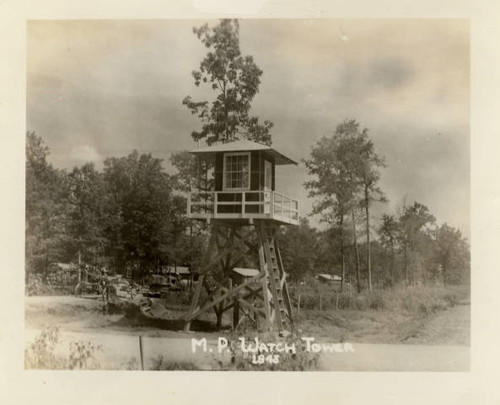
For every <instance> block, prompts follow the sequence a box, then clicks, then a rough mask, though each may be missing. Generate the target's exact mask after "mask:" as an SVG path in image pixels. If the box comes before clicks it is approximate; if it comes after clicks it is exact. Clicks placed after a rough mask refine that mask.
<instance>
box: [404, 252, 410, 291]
mask: <svg viewBox="0 0 500 405" xmlns="http://www.w3.org/2000/svg"><path fill="white" fill-rule="evenodd" d="M403 257H404V268H405V279H406V285H410V278H409V275H408V247H407V246H406V242H405V244H404V247H403Z"/></svg>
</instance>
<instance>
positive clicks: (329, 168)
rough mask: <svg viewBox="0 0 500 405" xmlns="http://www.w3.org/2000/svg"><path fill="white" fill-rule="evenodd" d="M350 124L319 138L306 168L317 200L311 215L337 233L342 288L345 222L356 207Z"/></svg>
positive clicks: (308, 184) (354, 143)
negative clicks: (318, 218)
mask: <svg viewBox="0 0 500 405" xmlns="http://www.w3.org/2000/svg"><path fill="white" fill-rule="evenodd" d="M356 135H357V134H356V132H353V131H352V125H351V123H350V121H348V120H346V121H344V122H343V123H341V124H339V125H337V127H336V130H335V132H334V133H333V134H331V135H326V136H324V137H323V138H321V139H320V140H319V141H318V142H317V143H316V144H315V145H314V147H313V149H312V151H311V157H310V158H309V159H308V160H305V161H304V162H305V165H306V167H307V169H308V170H309V174H310V175H312V176H313V180H309V181H307V182H306V183H305V187H306V188H307V189H309V196H310V197H313V198H315V199H316V202H315V203H314V205H313V214H318V215H320V218H321V221H323V222H327V223H328V224H329V225H330V227H337V228H338V229H339V241H340V255H341V262H342V283H341V288H343V284H344V280H345V276H346V267H345V229H344V227H345V219H346V215H347V214H348V213H349V212H350V211H351V209H352V207H353V205H354V204H355V201H356V200H355V196H356V193H357V191H358V190H359V180H358V178H357V172H356V170H355V167H354V166H353V163H352V159H353V156H355V155H356V150H357V145H358V140H357V137H356Z"/></svg>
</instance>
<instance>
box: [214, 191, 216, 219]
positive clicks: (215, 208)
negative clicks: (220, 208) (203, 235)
mask: <svg viewBox="0 0 500 405" xmlns="http://www.w3.org/2000/svg"><path fill="white" fill-rule="evenodd" d="M214 218H217V191H214Z"/></svg>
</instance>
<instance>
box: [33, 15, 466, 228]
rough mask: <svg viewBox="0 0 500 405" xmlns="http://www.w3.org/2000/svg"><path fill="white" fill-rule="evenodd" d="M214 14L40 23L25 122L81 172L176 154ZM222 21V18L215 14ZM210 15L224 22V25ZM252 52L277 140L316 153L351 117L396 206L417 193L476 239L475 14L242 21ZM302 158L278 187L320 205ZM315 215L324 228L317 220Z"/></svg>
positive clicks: (297, 151)
mask: <svg viewBox="0 0 500 405" xmlns="http://www.w3.org/2000/svg"><path fill="white" fill-rule="evenodd" d="M205 22H207V21H199V20H197V21H195V20H162V21H155V20H149V21H133V20H128V21H125V20H121V21H120V20H116V21H104V20H103V21H30V22H29V23H28V42H27V59H28V66H27V130H30V131H36V132H37V133H38V134H39V135H41V136H42V137H43V138H44V140H45V142H46V144H47V145H48V146H49V148H50V150H51V155H50V161H51V162H52V163H53V164H54V166H56V167H59V168H68V169H71V168H72V167H73V166H75V165H81V164H83V163H85V162H88V161H93V162H95V163H96V164H97V166H98V167H102V161H103V159H104V158H105V157H108V156H124V155H127V154H129V153H130V152H131V151H132V150H134V149H137V150H138V151H139V152H143V153H152V155H153V156H155V157H159V158H163V159H165V167H166V168H167V170H171V169H172V168H171V167H170V165H169V163H168V158H169V156H170V154H171V153H172V152H177V151H180V150H186V149H193V148H194V147H196V145H195V144H194V143H193V141H192V140H191V138H190V133H191V131H192V130H193V129H197V128H199V127H200V124H199V122H198V121H197V119H196V117H193V116H192V115H191V114H190V113H189V111H188V110H187V109H186V108H185V107H184V106H183V105H182V99H183V98H184V97H185V96H186V95H191V96H192V97H193V98H194V99H195V100H202V99H206V98H207V97H212V95H213V94H212V93H211V92H210V91H209V90H207V89H202V88H197V87H195V86H194V83H193V80H192V77H191V71H192V70H194V69H197V67H198V65H199V63H200V61H201V59H202V58H203V56H204V54H205V52H206V49H205V48H204V47H203V46H202V45H201V43H200V42H199V41H198V40H197V38H196V36H195V35H194V34H193V33H192V27H193V26H199V25H201V24H203V23H205ZM208 22H210V21H208ZM212 23H215V22H214V21H212ZM240 43H241V50H242V53H243V54H248V55H252V56H253V57H254V59H255V61H256V63H257V64H258V66H259V67H260V68H261V69H262V70H263V71H264V74H263V76H262V82H261V87H260V93H259V94H258V95H257V97H256V98H255V100H254V103H253V108H252V112H253V114H254V115H258V116H259V117H260V118H261V119H269V120H271V121H273V122H274V125H275V126H274V128H273V141H274V146H275V147H276V148H277V149H278V150H280V151H281V152H283V153H285V154H287V155H289V156H290V157H292V158H294V159H296V160H300V159H302V158H307V156H308V154H309V153H310V150H311V147H312V145H313V144H314V142H315V141H316V140H317V139H319V138H320V137H321V136H323V135H324V134H326V133H329V132H332V131H333V130H334V129H335V126H336V125H337V124H338V123H339V122H341V121H342V120H344V119H345V118H354V119H356V120H358V121H359V122H360V123H361V125H362V126H363V127H366V128H368V129H369V131H370V135H371V137H372V139H373V141H374V142H375V145H376V147H377V151H378V153H379V154H381V155H383V156H385V158H386V162H387V168H386V169H385V170H384V171H383V174H382V181H381V187H382V189H383V190H384V191H385V192H386V194H387V196H388V198H389V200H390V203H389V204H388V205H386V206H382V207H377V208H376V215H379V214H380V213H382V212H394V210H395V207H396V206H398V205H399V204H400V203H401V201H402V199H403V198H404V197H405V196H406V199H407V201H408V202H409V203H411V202H412V201H414V200H417V201H419V202H421V203H423V204H426V205H427V206H428V207H429V208H430V211H431V212H432V213H433V214H434V215H435V216H436V217H437V219H438V222H439V223H443V222H448V223H449V224H451V225H453V226H456V227H459V228H460V229H461V230H462V232H463V233H464V235H465V236H467V237H469V235H470V224H469V221H470V215H469V211H470V202H469V201H470V195H469V194H470V168H469V163H470V162H469V152H470V146H469V143H470V138H469V131H470V121H469V98H470V89H469V75H470V64H469V25H468V23H467V21H465V20H450V19H448V20H437V19H434V20H416V19H415V20H402V19H398V20H382V19H372V20H361V19H356V20H326V19H323V20H301V19H295V20H242V21H241V22H240ZM307 177H308V176H307V170H306V169H305V167H304V165H303V164H300V165H299V166H298V167H293V168H286V169H285V168H281V170H280V171H279V172H278V179H277V188H278V189H279V190H280V191H282V192H284V193H286V194H289V195H291V196H294V197H297V198H299V200H300V201H301V204H302V205H301V211H302V214H303V215H305V214H307V213H308V211H310V209H311V206H312V201H311V200H309V199H308V198H307V191H306V190H304V187H303V182H304V181H305V180H307ZM313 223H315V222H314V221H313Z"/></svg>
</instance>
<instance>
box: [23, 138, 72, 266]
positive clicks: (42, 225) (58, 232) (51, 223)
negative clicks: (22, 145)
mask: <svg viewBox="0 0 500 405" xmlns="http://www.w3.org/2000/svg"><path fill="white" fill-rule="evenodd" d="M48 155H49V148H48V147H47V146H46V145H45V143H44V141H43V139H42V138H41V137H40V136H38V135H37V134H36V133H35V132H27V133H26V211H25V212H26V244H25V249H26V275H27V276H28V275H29V274H31V273H32V272H46V271H47V269H48V265H49V264H50V263H51V262H54V261H59V260H63V259H64V258H65V250H64V245H65V243H66V241H67V233H66V225H67V205H66V203H65V202H66V196H67V175H66V173H65V172H64V171H60V170H56V169H54V168H53V167H52V165H51V164H50V163H48V161H47V156H48Z"/></svg>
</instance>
